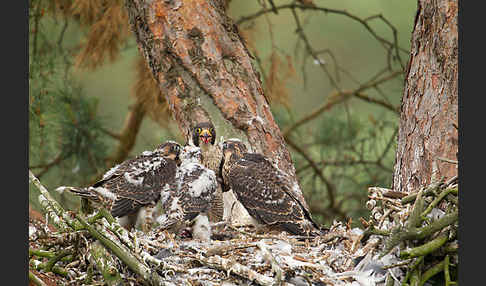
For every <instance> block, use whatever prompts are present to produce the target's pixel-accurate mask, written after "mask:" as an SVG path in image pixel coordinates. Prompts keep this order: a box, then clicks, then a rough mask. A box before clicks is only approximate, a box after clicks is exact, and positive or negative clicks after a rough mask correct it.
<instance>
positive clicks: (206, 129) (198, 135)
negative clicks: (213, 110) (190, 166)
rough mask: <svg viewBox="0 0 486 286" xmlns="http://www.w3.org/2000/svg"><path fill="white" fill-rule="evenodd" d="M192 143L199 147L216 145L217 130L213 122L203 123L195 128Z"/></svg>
mask: <svg viewBox="0 0 486 286" xmlns="http://www.w3.org/2000/svg"><path fill="white" fill-rule="evenodd" d="M192 141H193V142H194V145H196V146H197V147H199V145H200V144H211V145H214V142H215V141H216V130H215V129H214V125H213V124H212V123H211V122H202V123H198V124H197V125H196V126H194V128H193V130H192Z"/></svg>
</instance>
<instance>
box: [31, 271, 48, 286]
mask: <svg viewBox="0 0 486 286" xmlns="http://www.w3.org/2000/svg"><path fill="white" fill-rule="evenodd" d="M29 280H30V281H31V282H32V283H34V284H35V285H37V286H47V284H46V283H44V281H42V280H41V279H40V278H39V277H37V276H35V274H34V273H32V271H29Z"/></svg>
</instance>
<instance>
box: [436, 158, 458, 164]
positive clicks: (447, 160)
mask: <svg viewBox="0 0 486 286" xmlns="http://www.w3.org/2000/svg"><path fill="white" fill-rule="evenodd" d="M437 160H440V161H443V162H447V163H451V164H456V165H457V164H459V162H458V161H455V160H451V159H447V158H443V157H437Z"/></svg>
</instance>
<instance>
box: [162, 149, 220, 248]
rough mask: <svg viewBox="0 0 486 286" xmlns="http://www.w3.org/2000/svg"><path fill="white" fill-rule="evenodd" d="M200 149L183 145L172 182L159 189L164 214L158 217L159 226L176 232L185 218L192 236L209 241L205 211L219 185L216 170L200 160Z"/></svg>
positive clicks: (182, 224) (206, 211)
mask: <svg viewBox="0 0 486 286" xmlns="http://www.w3.org/2000/svg"><path fill="white" fill-rule="evenodd" d="M201 159H202V154H201V150H200V148H198V147H195V146H190V145H188V146H185V147H184V149H183V150H182V152H181V154H180V160H181V165H180V166H179V168H178V169H177V173H176V179H175V181H174V186H166V188H164V190H162V193H161V199H160V201H161V203H162V206H163V208H164V210H165V215H164V216H161V217H160V218H158V222H159V224H160V227H161V229H169V230H171V231H172V232H176V233H177V232H179V230H180V229H181V228H182V227H183V226H184V224H185V222H187V221H191V222H193V227H192V230H193V232H192V235H193V238H196V239H200V240H203V241H208V240H209V239H210V236H211V232H210V226H209V219H208V212H209V211H210V206H211V201H212V199H213V196H214V193H215V192H216V190H217V188H218V182H217V179H216V174H215V173H214V172H213V171H212V170H210V169H208V168H206V167H204V166H203V165H202V164H200V161H201Z"/></svg>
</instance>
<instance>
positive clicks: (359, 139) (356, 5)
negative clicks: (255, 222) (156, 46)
mask: <svg viewBox="0 0 486 286" xmlns="http://www.w3.org/2000/svg"><path fill="white" fill-rule="evenodd" d="M57 2H59V1H57ZM274 2H275V4H276V5H277V6H278V5H283V4H288V3H291V1H278V0H275V1H274ZM265 4H266V5H268V3H267V2H265ZM314 4H315V5H317V6H319V7H325V8H330V9H336V10H345V11H347V12H348V13H349V14H352V15H355V16H357V17H359V18H361V19H365V18H367V17H370V16H373V15H382V16H383V17H384V18H386V19H387V20H388V21H389V23H390V24H391V25H393V26H394V27H395V28H396V31H397V37H398V44H399V46H400V47H401V48H403V49H404V50H406V51H408V50H409V49H410V37H411V32H412V29H413V21H414V16H415V13H416V8H417V7H416V4H417V3H416V1H403V0H401V1H398V0H368V1H356V0H354V1H353V0H340V1H332V0H314ZM30 5H31V11H30V14H31V16H30V23H29V29H30V37H29V45H30V49H31V52H30V53H31V54H30V57H29V61H30V65H31V67H30V70H31V73H30V78H29V79H30V95H29V96H30V105H29V111H30V115H29V118H30V119H29V132H30V133H29V134H30V135H29V166H30V167H31V169H32V170H33V172H34V174H38V173H39V171H40V170H42V168H32V167H36V166H39V165H43V164H44V165H45V164H46V163H48V162H51V161H52V160H53V159H54V158H56V156H57V155H58V154H60V153H62V150H63V148H66V146H67V145H69V144H68V142H70V141H71V140H78V141H77V142H78V143H79V142H80V141H79V140H82V139H79V138H82V136H83V135H82V134H81V135H79V134H78V133H83V132H79V130H77V129H76V128H74V129H73V128H71V129H69V128H68V126H70V125H69V124H70V123H69V122H73V120H75V119H76V120H78V121H77V122H82V121H83V120H82V119H83V118H84V119H86V126H85V130H88V133H90V132H91V134H90V135H89V136H91V137H90V138H91V139H90V140H86V143H83V144H84V145H83V144H74V145H72V144H71V145H69V146H70V147H69V148H71V149H70V150H75V151H73V152H71V153H70V154H75V155H73V156H70V157H69V159H66V160H65V161H64V162H63V163H60V164H56V165H54V166H52V167H50V168H49V170H48V171H46V172H45V173H43V174H42V177H41V182H42V183H43V184H44V185H45V186H46V187H47V188H48V189H49V190H53V189H55V188H56V187H58V186H60V185H73V186H82V185H84V184H87V183H88V182H90V180H92V179H93V177H94V176H96V175H99V174H100V173H103V172H104V171H106V170H107V167H106V166H104V165H103V158H105V157H106V156H107V155H108V154H111V153H112V152H113V151H114V150H115V148H116V146H117V141H116V140H114V139H113V138H111V137H109V136H106V134H104V133H103V132H99V131H97V130H98V129H97V128H98V127H99V126H103V128H104V129H106V130H111V131H112V132H115V133H116V132H120V130H121V129H122V127H123V124H124V122H125V118H126V116H127V113H128V111H129V108H130V106H131V105H132V104H133V103H134V101H135V99H134V96H133V85H134V83H135V81H136V72H135V60H136V59H137V57H138V53H139V51H138V48H137V46H136V43H135V40H134V37H133V35H131V34H130V35H129V37H128V40H127V41H126V43H124V44H123V45H122V47H121V49H120V53H119V55H118V57H117V58H116V60H115V61H113V62H111V61H108V60H107V61H105V62H104V63H103V65H102V66H101V67H99V68H97V69H95V70H86V69H78V68H75V67H70V64H72V63H73V60H68V62H69V64H66V63H65V62H63V61H62V60H63V59H66V58H70V57H71V58H72V57H73V56H74V55H75V54H76V52H77V51H79V49H78V47H79V45H80V43H82V41H83V40H84V39H85V38H86V37H87V35H88V31H89V28H87V27H83V26H82V25H80V24H79V19H76V18H75V17H73V18H72V19H69V21H68V25H67V28H66V29H65V31H64V32H63V29H64V23H65V22H64V20H63V18H62V17H61V16H59V15H51V14H49V13H47V12H48V11H49V9H52V7H51V8H49V7H48V6H43V7H42V8H39V9H38V7H39V6H38V5H42V4H39V1H31V3H30ZM42 9H45V10H46V14H45V15H43V16H42V17H40V18H39V20H38V23H35V21H34V20H35V15H38V14H35V12H36V11H37V12H38V11H41V10H42ZM260 9H262V6H261V4H259V1H256V0H232V1H230V4H229V9H228V14H229V16H230V17H232V18H233V19H234V20H238V19H240V18H241V17H243V16H247V15H251V14H253V13H255V12H256V11H258V10H260ZM297 13H298V15H299V17H300V19H301V21H302V23H303V29H304V31H305V34H306V36H307V38H308V39H309V41H310V43H311V45H312V47H313V48H314V49H315V50H325V49H329V50H330V51H332V54H333V55H334V58H335V61H336V62H337V63H338V66H339V67H340V69H341V70H340V71H339V73H338V75H339V77H338V78H336V80H338V84H339V86H340V87H341V88H342V89H343V90H352V89H355V88H357V87H358V86H360V84H362V83H365V82H366V81H368V80H370V79H371V78H372V77H373V76H374V75H375V74H377V73H378V72H379V71H381V70H383V69H384V68H385V67H386V65H387V52H386V50H385V49H384V48H383V46H382V45H381V44H380V43H379V42H378V41H377V40H376V39H374V38H373V37H372V36H371V34H370V33H369V32H368V31H367V30H366V29H365V27H364V26H363V25H362V24H361V23H359V22H357V21H354V20H353V19H351V18H350V17H347V16H345V15H339V14H335V13H323V12H320V11H311V10H305V11H300V10H297ZM368 23H369V26H370V27H371V28H372V29H374V31H376V33H377V34H378V35H380V36H381V37H383V38H385V39H387V40H389V41H393V32H392V30H391V29H390V27H389V26H387V25H385V24H384V22H383V21H380V20H376V19H375V20H370V21H368ZM36 25H37V26H36ZM239 28H240V30H241V31H242V32H243V33H244V34H245V35H248V37H247V40H248V41H249V45H248V46H249V47H251V48H250V50H252V48H254V49H255V50H256V52H257V55H258V59H260V60H261V67H263V68H264V72H265V74H267V75H268V74H270V67H271V62H270V59H271V56H272V54H274V55H275V54H276V55H278V57H279V59H280V61H281V66H280V67H288V66H289V64H290V65H291V66H292V68H290V69H285V68H280V69H277V71H278V73H280V76H282V77H283V76H284V74H286V73H288V74H289V76H287V77H285V79H281V80H280V81H278V82H277V84H278V85H281V86H280V87H279V88H280V89H282V91H284V92H286V94H287V96H288V98H287V102H288V104H287V107H288V108H286V107H285V105H283V104H280V103H279V102H278V101H277V102H275V103H273V102H272V109H273V111H274V116H275V118H276V120H277V122H278V124H279V126H280V127H281V129H282V130H283V129H285V128H286V127H288V126H290V125H292V123H294V122H295V121H296V120H298V119H300V118H302V117H303V116H306V115H308V114H309V113H310V112H311V111H312V110H314V109H315V108H316V107H318V106H320V105H322V104H323V103H325V102H326V100H328V99H329V96H330V94H332V93H333V92H335V88H333V87H332V85H331V83H330V81H329V79H328V77H327V76H326V74H325V73H323V71H322V69H321V68H320V67H319V65H317V64H315V63H314V62H313V60H312V59H311V58H310V57H305V54H306V53H305V48H304V44H303V42H302V41H298V39H299V36H298V34H297V33H296V25H295V21H294V19H293V16H292V13H291V11H290V10H280V11H279V13H278V15H275V14H274V13H268V14H265V16H261V17H259V18H257V19H256V20H254V21H250V22H245V23H243V24H242V25H240V27H239ZM33 31H35V33H34V32H33ZM41 31H42V33H41ZM270 31H271V34H270ZM36 33H37V34H36ZM61 33H63V38H62V42H61V43H58V42H57V40H58V39H59V35H60V34H61ZM35 35H37V39H36V40H35V41H37V43H36V45H37V49H38V51H37V53H36V56H35V57H33V56H32V53H33V51H32V49H33V44H34V37H35ZM272 39H273V41H272ZM49 42H51V46H52V47H57V48H52V49H46V52H44V53H43V52H40V51H41V50H42V49H41V48H40V47H41V46H42V44H43V43H49ZM57 44H59V45H57ZM400 55H401V58H402V62H403V63H405V65H406V63H407V61H408V54H407V53H403V52H402V53H401V54H400ZM319 57H320V58H321V59H322V60H323V61H325V63H326V65H327V67H328V69H329V71H331V73H332V74H336V73H335V70H336V68H337V67H336V65H334V61H333V59H332V58H331V57H330V56H329V54H321V55H320V56H319ZM304 59H306V60H305V64H304V65H303V60H304ZM288 61H289V62H288ZM66 66H69V72H68V73H69V76H65V74H64V71H65V69H66ZM303 66H304V67H305V76H304V73H303V70H304V67H303ZM393 69H394V70H400V69H401V68H400V65H399V64H398V63H397V62H394V63H393ZM403 86H404V79H403V74H402V75H400V76H398V77H395V78H394V79H392V80H390V81H387V82H386V83H384V84H382V85H380V86H379V88H380V89H379V90H376V89H369V90H367V91H366V94H367V95H368V96H369V97H372V98H378V99H380V100H384V101H386V102H389V103H390V104H391V105H393V106H396V107H398V106H399V105H400V99H401V96H402V90H403ZM274 90H276V91H274V92H276V93H278V90H277V89H274ZM66 94H68V95H66ZM73 94H76V96H73ZM63 96H64V97H63ZM273 96H277V97H278V96H279V95H278V94H277V95H275V94H274V95H273ZM282 96H283V95H282ZM60 98H63V99H62V100H60ZM81 110H85V111H86V114H84V115H83V114H81ZM70 114H71V115H70ZM69 116H71V117H69ZM66 118H68V119H66ZM94 118H96V120H94ZM91 119H93V121H91ZM398 120H399V117H398V115H397V114H396V113H394V112H391V111H390V110H387V109H385V108H383V107H382V106H379V105H376V104H370V103H368V102H365V101H362V100H358V99H351V100H348V101H346V104H340V105H338V106H336V107H334V108H333V109H331V110H330V111H329V112H324V113H323V114H321V115H320V116H319V117H318V118H316V119H314V120H312V121H310V122H308V123H306V124H305V125H302V126H301V127H299V128H298V129H297V131H296V132H294V133H293V134H292V135H291V137H292V139H293V141H294V142H297V143H299V144H300V145H301V146H302V147H303V148H304V149H305V150H306V151H307V152H308V153H309V154H310V155H311V156H312V158H314V160H315V161H316V162H320V161H322V160H324V161H327V162H335V165H332V164H328V165H327V166H326V168H325V169H324V170H323V174H324V175H325V176H326V177H327V178H328V179H329V180H331V181H332V183H333V184H334V185H335V187H336V190H335V191H336V197H337V198H338V200H339V201H340V206H339V208H340V209H341V210H342V211H343V213H345V215H346V218H352V219H353V222H357V219H358V218H359V217H361V216H363V217H364V216H366V214H367V211H366V209H365V208H364V202H365V201H366V196H367V187H369V186H372V185H375V186H382V187H389V186H390V184H391V179H392V177H391V176H392V173H391V170H392V169H393V163H394V156H395V143H396V138H395V137H394V135H396V133H395V132H396V128H397V126H398ZM66 122H67V123H66ZM76 136H80V137H79V138H78V137H76ZM76 138H78V139H76ZM93 138H95V139H93ZM390 138H391V139H392V140H390ZM393 138H395V139H393ZM167 139H175V140H178V141H179V142H182V137H181V134H180V133H179V131H178V128H177V125H176V124H175V123H174V122H170V123H169V130H167V129H165V128H162V127H161V126H160V125H159V124H158V123H156V122H154V121H153V120H152V119H151V118H149V117H148V116H146V117H145V119H144V120H143V123H142V126H141V130H140V132H139V134H138V136H137V139H136V144H135V146H134V148H133V149H132V150H131V151H130V156H135V155H137V154H139V153H141V152H142V151H144V150H152V149H153V148H154V147H155V146H156V145H158V144H160V143H161V142H163V141H165V140H167ZM83 142H84V141H83ZM389 142H392V143H391V144H390V143H389ZM389 145H390V146H389ZM62 146H64V147H62ZM73 146H74V147H73ZM87 148H89V149H90V150H94V151H93V152H94V155H93V156H92V158H88V159H86V158H84V157H85V155H86V150H87ZM289 150H290V151H291V154H292V158H293V160H294V163H295V165H296V170H297V171H298V175H299V179H300V181H301V184H302V187H303V189H304V194H305V196H306V198H307V201H308V202H309V203H310V204H311V205H312V206H311V208H312V210H313V213H314V215H315V216H316V217H317V219H318V220H319V221H320V222H324V223H329V222H330V221H332V219H344V217H342V216H341V217H340V216H339V215H338V214H337V213H336V212H326V211H325V209H326V207H327V203H328V202H327V199H328V197H327V194H326V187H325V185H324V184H323V183H322V182H321V181H319V180H317V179H316V178H315V177H316V176H315V174H314V173H313V172H312V171H311V170H310V168H306V166H307V165H308V162H306V160H305V159H303V157H302V156H301V155H300V154H299V153H298V152H295V150H293V149H292V148H289ZM384 150H387V152H386V154H385V156H384V158H382V160H381V164H382V166H377V165H376V164H362V165H360V164H338V161H343V160H348V159H349V160H351V159H353V160H355V161H356V160H358V159H359V160H361V161H373V160H376V158H378V157H380V156H381V154H383V152H384ZM90 160H91V163H89V162H88V163H83V162H84V161H90ZM93 162H95V163H93ZM93 166H96V167H95V168H93ZM320 166H321V167H322V165H320ZM29 193H30V205H31V206H32V207H33V208H35V209H40V208H39V204H38V201H37V196H38V192H37V190H36V189H35V187H33V186H32V185H30V188H29ZM55 196H56V197H57V198H59V200H60V201H61V202H62V203H63V204H64V205H65V206H66V207H67V208H72V209H76V207H77V204H78V202H79V200H78V199H77V198H73V197H71V196H70V195H62V196H59V195H58V194H55ZM323 209H324V210H323Z"/></svg>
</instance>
